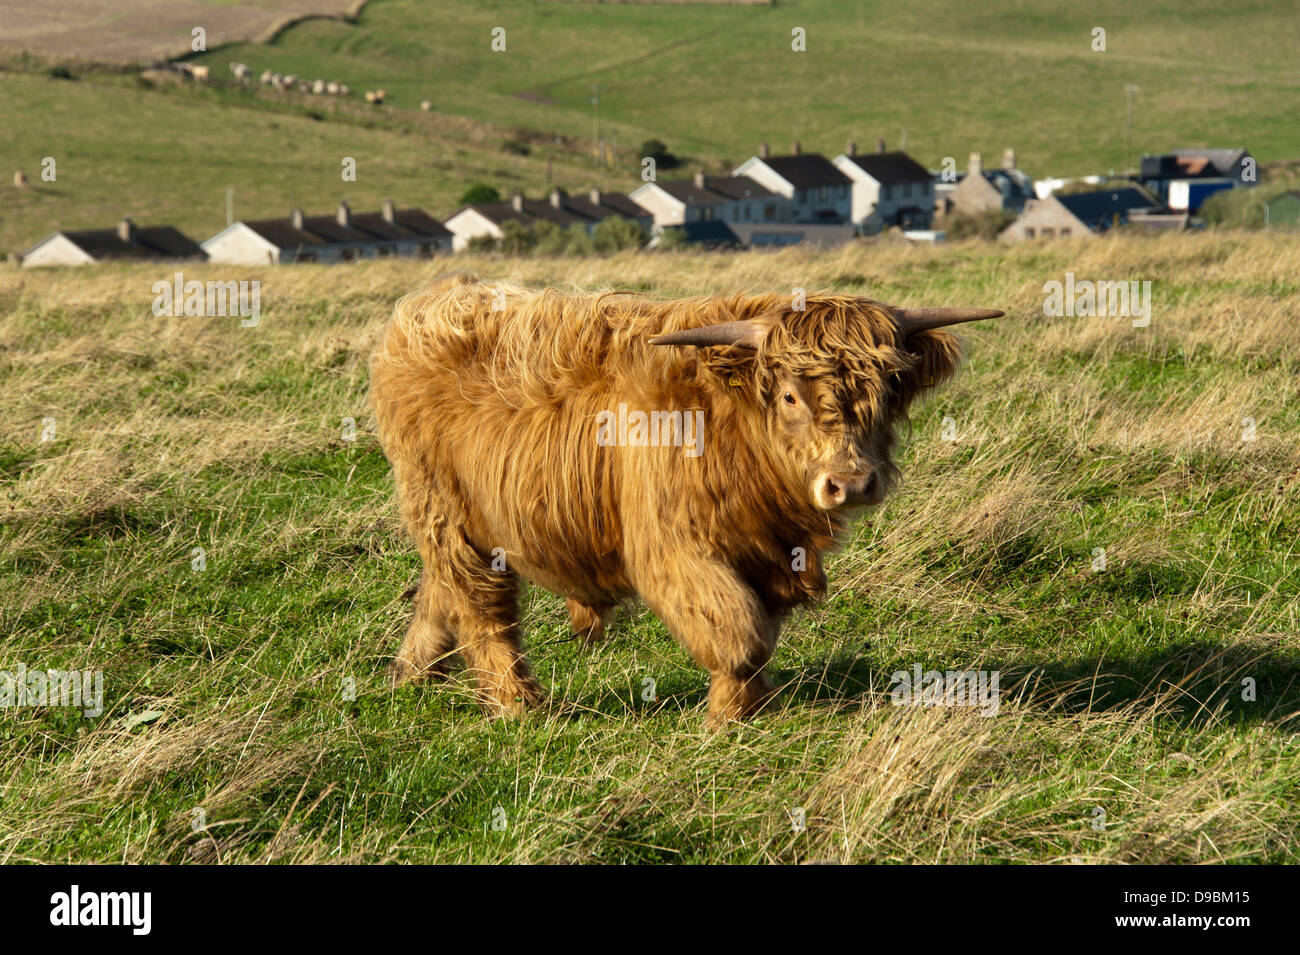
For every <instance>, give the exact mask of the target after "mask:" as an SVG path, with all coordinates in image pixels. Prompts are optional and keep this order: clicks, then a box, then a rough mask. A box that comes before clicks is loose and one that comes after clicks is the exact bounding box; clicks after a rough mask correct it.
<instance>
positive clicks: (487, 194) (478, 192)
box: [460, 182, 501, 206]
mask: <svg viewBox="0 0 1300 955" xmlns="http://www.w3.org/2000/svg"><path fill="white" fill-rule="evenodd" d="M500 201H501V193H499V192H497V190H496V187H495V186H489V185H488V184H487V183H486V182H476V183H473V184H472V185H471V186H470V187H469V188H468V189H466V190H465V191H464V192H463V193H461V197H460V204H461V205H462V206H474V205H479V204H480V203H484V202H500Z"/></svg>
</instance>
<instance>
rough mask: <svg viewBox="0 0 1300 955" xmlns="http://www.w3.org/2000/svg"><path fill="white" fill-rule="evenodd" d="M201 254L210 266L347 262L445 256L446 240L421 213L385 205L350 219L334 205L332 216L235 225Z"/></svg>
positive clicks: (299, 214) (433, 221) (442, 231)
mask: <svg viewBox="0 0 1300 955" xmlns="http://www.w3.org/2000/svg"><path fill="white" fill-rule="evenodd" d="M203 249H204V251H205V252H207V254H208V258H209V259H210V260H211V261H213V262H219V263H224V264H229V265H287V264H289V263H293V262H351V261H353V260H355V259H360V258H375V257H381V256H386V255H406V256H420V257H429V256H432V255H435V254H438V253H440V252H449V251H450V250H451V234H450V233H449V232H448V231H447V230H446V229H445V228H443V226H442V224H441V223H440V222H438V221H437V220H436V219H434V218H432V217H430V216H428V215H426V214H425V213H424V212H422V211H421V210H419V209H397V208H396V207H395V206H394V205H393V203H392V202H391V201H390V200H385V201H384V204H383V207H382V209H381V210H380V211H379V212H376V213H363V214H360V215H355V216H354V215H353V214H352V211H351V209H349V208H348V204H347V203H346V202H340V203H339V206H338V209H337V210H336V211H335V213H334V215H332V216H304V215H303V213H302V210H301V209H295V210H294V211H293V213H292V214H291V215H289V216H288V217H287V218H284V219H261V220H257V221H247V222H245V221H240V222H236V223H234V224H233V225H229V226H227V227H226V228H225V229H223V230H221V231H220V232H218V233H217V234H216V235H214V236H213V237H212V238H210V239H208V240H207V241H206V242H204V243H203Z"/></svg>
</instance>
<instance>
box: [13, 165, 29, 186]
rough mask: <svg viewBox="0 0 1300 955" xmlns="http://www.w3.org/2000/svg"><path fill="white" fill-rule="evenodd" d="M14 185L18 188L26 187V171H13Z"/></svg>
mask: <svg viewBox="0 0 1300 955" xmlns="http://www.w3.org/2000/svg"><path fill="white" fill-rule="evenodd" d="M14 187H15V188H18V189H26V188H27V173H25V172H23V171H22V170H21V169H19V170H18V171H17V172H16V173H14Z"/></svg>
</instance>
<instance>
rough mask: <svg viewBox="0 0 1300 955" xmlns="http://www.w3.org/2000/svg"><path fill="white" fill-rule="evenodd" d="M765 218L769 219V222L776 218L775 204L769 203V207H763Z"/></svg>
mask: <svg viewBox="0 0 1300 955" xmlns="http://www.w3.org/2000/svg"><path fill="white" fill-rule="evenodd" d="M763 218H764V219H767V220H768V221H769V222H770V221H771V220H773V219H775V218H776V203H775V202H769V203H768V204H767V205H765V206H763Z"/></svg>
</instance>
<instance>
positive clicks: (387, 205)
mask: <svg viewBox="0 0 1300 955" xmlns="http://www.w3.org/2000/svg"><path fill="white" fill-rule="evenodd" d="M380 215H382V216H383V217H384V221H385V222H395V221H396V220H397V210H396V209H394V208H393V200H392V199H385V200H384V207H383V210H382V211H381V212H380Z"/></svg>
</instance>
